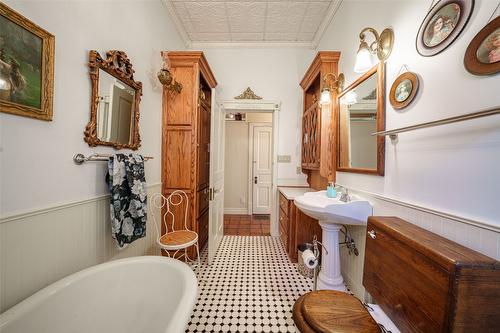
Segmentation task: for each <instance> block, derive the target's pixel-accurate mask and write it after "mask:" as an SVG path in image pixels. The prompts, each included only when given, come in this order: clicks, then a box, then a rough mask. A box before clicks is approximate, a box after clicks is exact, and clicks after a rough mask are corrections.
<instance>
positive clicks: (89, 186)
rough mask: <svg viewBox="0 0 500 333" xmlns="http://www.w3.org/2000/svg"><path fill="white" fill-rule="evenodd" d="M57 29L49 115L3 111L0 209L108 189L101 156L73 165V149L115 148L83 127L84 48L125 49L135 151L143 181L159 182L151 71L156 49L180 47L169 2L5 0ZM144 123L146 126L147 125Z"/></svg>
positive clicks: (157, 99) (86, 94)
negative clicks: (135, 122)
mask: <svg viewBox="0 0 500 333" xmlns="http://www.w3.org/2000/svg"><path fill="white" fill-rule="evenodd" d="M6 4H7V5H8V6H11V7H12V8H14V9H15V10H17V11H18V12H20V13H21V14H22V15H24V16H25V17H27V18H29V19H30V20H32V21H33V22H35V23H36V24H38V25H40V26H41V27H43V28H44V29H46V30H47V31H49V32H50V33H52V34H53V35H55V37H56V42H55V45H56V52H55V87H54V89H55V92H54V94H55V97H54V118H53V119H54V120H53V121H52V122H43V121H39V120H34V119H30V118H24V117H19V116H14V115H9V114H5V113H1V114H0V119H1V125H0V126H1V127H0V133H1V134H0V137H1V141H0V142H1V147H0V154H1V156H0V160H1V165H2V166H1V167H2V173H1V175H0V179H1V183H2V187H1V189H0V191H1V192H0V195H1V198H0V205H1V206H0V209H1V211H0V216H6V215H11V214H13V213H18V212H24V211H26V210H31V209H35V208H40V207H47V206H50V205H53V204H58V203H65V202H68V201H74V200H82V199H87V198H89V197H93V196H96V195H101V194H105V193H107V189H106V187H105V183H104V176H105V167H104V163H102V162H100V163H88V164H86V165H81V166H77V165H75V164H74V163H73V161H72V157H73V155H74V154H76V153H84V154H86V155H87V154H90V153H92V152H103V153H113V152H114V150H113V149H112V148H104V147H96V148H90V147H89V146H88V145H87V144H86V143H85V142H84V141H83V131H84V129H85V125H86V124H87V122H88V121H89V115H90V89H91V87H90V79H89V74H88V66H87V63H88V51H89V50H92V49H95V50H98V51H99V52H100V53H101V55H102V56H105V51H107V50H110V49H118V50H123V51H125V52H126V53H127V55H128V56H129V58H130V60H131V61H132V64H133V66H134V69H135V79H136V80H138V81H142V84H143V97H142V102H141V105H140V107H141V120H140V127H141V139H142V147H141V148H140V150H139V152H140V153H142V154H144V155H150V156H154V157H155V160H153V161H148V162H147V163H146V165H147V167H146V178H147V181H148V183H150V184H154V183H158V182H160V150H161V135H160V133H161V121H160V120H161V100H162V98H161V92H160V91H154V90H153V86H152V83H151V82H150V78H149V71H151V70H154V71H156V70H158V69H159V67H160V61H159V59H160V58H159V52H160V50H169V49H170V50H172V49H183V44H182V42H181V40H180V38H179V36H178V35H177V32H176V30H175V28H174V26H173V24H171V23H170V19H169V16H168V14H167V10H166V8H165V7H164V6H163V4H162V3H161V1H160V0H158V1H140V2H138V1H119V2H117V1H109V2H106V1H99V2H94V1H12V0H8V1H6ZM145 129H146V130H145Z"/></svg>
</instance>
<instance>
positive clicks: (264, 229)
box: [224, 112, 273, 236]
mask: <svg viewBox="0 0 500 333" xmlns="http://www.w3.org/2000/svg"><path fill="white" fill-rule="evenodd" d="M225 118H226V119H225V133H226V135H225V167H224V171H225V175H224V178H225V183H226V188H225V195H224V225H225V228H224V230H225V232H224V234H233V235H234V234H237V235H249V236H250V235H254V236H259V235H269V234H270V214H271V207H272V200H271V198H272V184H273V182H272V175H273V114H272V113H270V112H245V113H242V112H234V113H233V112H229V113H226V117H225Z"/></svg>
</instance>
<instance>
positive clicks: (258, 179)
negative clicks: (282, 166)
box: [251, 125, 273, 214]
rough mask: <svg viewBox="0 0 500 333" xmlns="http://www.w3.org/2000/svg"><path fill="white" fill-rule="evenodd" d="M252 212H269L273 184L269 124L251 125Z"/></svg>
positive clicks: (271, 140) (271, 132) (271, 130)
mask: <svg viewBox="0 0 500 333" xmlns="http://www.w3.org/2000/svg"><path fill="white" fill-rule="evenodd" d="M251 128H252V139H253V140H252V141H253V144H252V146H253V154H252V156H253V158H252V186H253V190H252V213H253V214H271V190H272V185H273V154H272V151H273V148H272V142H273V128H272V127H271V126H270V125H256V126H252V127H251Z"/></svg>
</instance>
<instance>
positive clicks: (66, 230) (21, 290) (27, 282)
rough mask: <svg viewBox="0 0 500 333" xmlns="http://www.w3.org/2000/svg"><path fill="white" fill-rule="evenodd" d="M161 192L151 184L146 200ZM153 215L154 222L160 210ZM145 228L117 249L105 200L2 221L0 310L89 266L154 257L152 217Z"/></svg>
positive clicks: (159, 187) (101, 198)
mask: <svg viewBox="0 0 500 333" xmlns="http://www.w3.org/2000/svg"><path fill="white" fill-rule="evenodd" d="M160 189H161V185H160V184H154V185H150V186H149V187H148V195H149V197H151V195H152V194H153V193H157V192H159V191H160ZM148 214H151V210H149V211H148ZM154 214H157V215H156V217H157V218H156V220H157V221H159V211H154ZM146 228H147V229H146V230H147V232H146V237H144V238H141V239H139V240H136V241H135V242H133V243H132V244H130V245H129V246H127V247H126V248H125V249H123V250H119V249H118V248H117V246H116V242H115V240H114V239H112V238H111V226H110V222H109V196H100V197H97V198H94V199H89V200H84V201H80V202H75V203H71V204H64V205H60V206H57V207H51V208H49V209H43V210H39V211H34V212H29V213H26V214H20V215H16V216H13V217H5V218H2V219H1V220H0V277H1V289H0V296H1V297H0V299H1V302H0V312H3V311H5V310H7V309H8V308H10V307H12V306H13V305H15V304H16V303H18V302H20V301H21V300H23V299H25V298H26V297H28V296H30V295H32V294H33V293H35V292H36V291H38V290H40V289H42V288H43V287H45V286H47V285H49V284H51V283H53V282H55V281H57V280H59V279H61V278H63V277H65V276H67V275H70V274H72V273H75V272H77V271H80V270H82V269H84V268H87V267H89V266H93V265H97V264H100V263H102V262H105V261H109V260H114V259H119V258H125V257H132V256H140V255H156V254H159V250H158V247H157V246H156V232H155V228H154V225H153V219H152V218H151V216H149V218H148V222H147V225H146Z"/></svg>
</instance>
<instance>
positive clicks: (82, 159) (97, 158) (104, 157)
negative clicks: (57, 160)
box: [73, 153, 153, 165]
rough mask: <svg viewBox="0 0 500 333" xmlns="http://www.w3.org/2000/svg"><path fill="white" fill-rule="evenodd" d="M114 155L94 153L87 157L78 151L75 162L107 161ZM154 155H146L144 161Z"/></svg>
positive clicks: (74, 158)
mask: <svg viewBox="0 0 500 333" xmlns="http://www.w3.org/2000/svg"><path fill="white" fill-rule="evenodd" d="M111 156H112V155H107V154H92V155H89V156H87V157H85V155H83V154H81V153H78V154H76V155H75V156H73V162H75V164H78V165H80V164H83V162H89V161H107V160H108V159H109V158H110V157H111ZM152 159H153V157H152V156H144V161H148V160H152Z"/></svg>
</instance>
